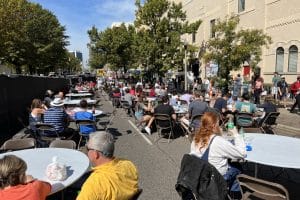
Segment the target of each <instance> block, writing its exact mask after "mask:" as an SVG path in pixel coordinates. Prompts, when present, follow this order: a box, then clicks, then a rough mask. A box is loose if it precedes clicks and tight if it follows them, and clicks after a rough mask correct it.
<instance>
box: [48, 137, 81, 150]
mask: <svg viewBox="0 0 300 200" xmlns="http://www.w3.org/2000/svg"><path fill="white" fill-rule="evenodd" d="M49 147H50V148H65V149H76V143H75V142H74V141H73V140H59V139H58V140H53V141H52V142H51V143H50V145H49Z"/></svg>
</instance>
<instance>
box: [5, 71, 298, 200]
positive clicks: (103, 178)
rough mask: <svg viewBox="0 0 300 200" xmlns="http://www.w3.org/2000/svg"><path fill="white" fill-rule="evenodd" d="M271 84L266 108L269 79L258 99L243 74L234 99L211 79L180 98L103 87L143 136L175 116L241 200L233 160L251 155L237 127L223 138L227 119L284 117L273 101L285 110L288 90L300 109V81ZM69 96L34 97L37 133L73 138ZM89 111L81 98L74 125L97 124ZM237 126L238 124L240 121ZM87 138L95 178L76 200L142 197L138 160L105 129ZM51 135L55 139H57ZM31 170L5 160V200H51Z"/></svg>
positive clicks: (258, 89)
mask: <svg viewBox="0 0 300 200" xmlns="http://www.w3.org/2000/svg"><path fill="white" fill-rule="evenodd" d="M272 84H273V85H272V87H273V89H272V93H271V94H269V95H267V96H266V97H265V99H264V103H263V104H261V102H260V97H261V94H262V92H263V90H264V80H263V78H261V77H257V78H256V79H255V80H254V81H253V87H252V93H253V98H254V99H253V101H251V97H250V93H249V92H243V91H242V87H241V85H242V79H241V77H240V75H237V77H236V79H235V86H234V87H233V91H232V93H222V91H221V90H218V89H216V88H214V83H213V81H209V80H205V82H204V83H203V84H202V83H201V84H200V83H199V81H196V82H195V84H194V87H193V88H191V90H189V91H184V93H183V94H178V93H177V91H176V90H172V91H170V90H168V88H166V86H165V85H164V84H162V83H161V82H159V81H156V82H155V83H154V84H150V83H148V84H146V85H143V84H141V83H137V84H131V85H130V84H123V83H120V84H108V83H106V82H102V81H101V82H98V84H97V87H98V88H106V90H107V91H108V93H109V96H110V98H111V100H112V102H113V105H114V106H116V107H118V106H121V101H126V102H127V103H128V105H129V107H128V108H127V109H128V115H130V116H132V117H134V118H135V119H136V123H137V126H138V127H141V129H142V132H145V133H148V134H152V133H153V131H154V129H155V123H153V121H154V120H155V115H156V114H165V115H168V116H169V117H170V119H171V121H172V124H173V125H174V126H181V127H182V128H183V129H184V130H186V131H190V130H192V131H193V137H192V140H191V145H190V151H189V152H187V153H189V154H191V155H195V156H197V157H199V158H201V159H202V160H206V161H207V162H209V163H210V164H211V165H213V166H214V167H215V168H216V170H217V171H218V173H220V175H221V176H222V177H223V178H224V180H225V181H226V182H227V184H228V188H229V191H230V192H231V194H233V195H234V196H235V197H236V195H237V196H239V194H240V187H239V185H238V183H237V181H236V176H237V175H238V174H240V173H241V171H242V168H241V166H240V165H239V164H238V163H235V162H230V161H229V160H236V159H243V158H244V157H245V156H246V148H245V142H244V140H243V138H242V136H241V135H239V134H238V129H237V128H236V127H233V128H230V129H229V128H228V129H227V131H228V133H230V135H231V136H232V137H233V142H231V141H228V140H226V139H225V138H224V137H222V132H223V129H224V128H226V127H225V126H224V121H226V120H227V119H228V116H235V115H237V114H238V113H248V114H250V115H252V116H253V119H255V120H253V121H255V123H257V124H260V123H261V121H263V120H264V118H265V117H266V116H267V115H268V113H271V112H276V111H277V107H276V105H275V104H274V103H273V102H274V101H273V100H274V98H275V100H276V99H277V98H278V99H280V100H282V101H283V102H284V106H286V103H285V102H286V101H285V98H286V97H287V94H288V93H289V92H290V93H291V94H292V95H293V96H294V97H295V103H294V104H293V106H292V107H291V110H290V111H291V112H293V111H294V109H295V107H296V106H297V105H298V108H299V110H300V76H299V77H298V78H297V81H296V82H295V83H293V84H291V85H290V86H288V84H287V83H286V82H285V79H284V77H280V76H279V75H278V73H274V78H273V80H272ZM84 85H85V86H83V85H82V84H77V85H76V86H75V88H74V89H75V90H82V89H83V88H85V89H89V90H90V89H92V88H95V87H96V83H86V84H84ZM64 96H65V95H64V93H63V92H58V93H57V94H56V95H54V93H53V92H52V91H50V90H48V91H47V92H46V95H45V99H44V100H43V101H42V100H40V99H33V101H32V104H31V111H30V114H29V122H30V127H31V129H32V131H36V130H35V125H36V124H38V123H40V122H44V123H49V124H52V125H53V126H54V127H55V130H56V132H57V133H58V134H59V135H60V136H64V137H72V136H73V135H74V132H73V131H70V130H69V128H68V123H69V122H70V120H71V119H70V115H69V114H67V112H66V110H65V107H64V101H63V99H64ZM147 98H148V99H147ZM182 104H184V105H185V106H187V112H186V113H184V114H183V115H178V114H176V112H175V109H174V107H176V106H181V105H182ZM87 107H88V103H87V101H86V100H81V101H80V109H81V110H80V111H78V112H76V113H75V115H74V119H75V120H77V119H90V120H95V118H94V116H93V114H91V113H90V112H87ZM259 108H263V110H264V112H265V115H262V116H259V117H256V116H255V113H256V112H257V111H258V109H259ZM243 123H244V122H243ZM241 124H242V123H241ZM236 125H237V127H238V126H239V122H238V119H236ZM80 132H82V133H86V134H89V139H88V141H87V143H86V146H85V148H86V150H87V156H88V158H89V160H90V162H91V164H92V166H93V167H92V170H91V172H90V173H89V174H88V175H87V176H84V177H83V178H82V180H81V181H79V182H80V183H83V184H79V188H78V189H79V190H80V192H79V194H78V196H77V199H78V200H83V199H95V200H96V199H107V200H108V199H132V198H133V197H134V196H135V195H137V194H138V193H139V186H138V179H139V177H138V171H137V168H136V166H135V165H134V164H133V163H132V162H131V161H129V160H125V159H120V158H116V157H115V156H114V147H115V146H114V145H115V144H114V143H115V141H114V136H113V135H111V134H110V133H108V132H105V131H97V130H96V129H95V127H92V126H83V127H80ZM44 134H46V135H47V136H51V134H52V133H47V132H45V133H44ZM26 168H27V166H26V163H25V162H24V161H23V160H22V159H21V158H18V157H16V156H12V155H7V156H4V157H2V158H1V159H0V188H1V190H0V199H25V200H26V199H45V198H46V196H47V195H49V194H50V192H51V185H50V184H49V183H46V182H43V181H40V180H36V179H34V178H33V177H32V176H30V175H27V174H26ZM237 198H238V197H237Z"/></svg>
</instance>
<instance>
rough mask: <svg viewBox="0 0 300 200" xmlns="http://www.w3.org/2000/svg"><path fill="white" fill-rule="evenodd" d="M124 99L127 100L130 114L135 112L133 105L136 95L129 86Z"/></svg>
mask: <svg viewBox="0 0 300 200" xmlns="http://www.w3.org/2000/svg"><path fill="white" fill-rule="evenodd" d="M123 99H124V101H127V102H128V104H129V107H130V109H128V114H131V112H132V113H134V109H133V105H134V96H133V95H131V94H130V90H129V88H126V89H125V95H124V97H123Z"/></svg>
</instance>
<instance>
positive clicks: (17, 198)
mask: <svg viewBox="0 0 300 200" xmlns="http://www.w3.org/2000/svg"><path fill="white" fill-rule="evenodd" d="M50 192H51V185H50V184H49V183H47V182H43V181H39V180H35V181H32V182H30V183H27V184H24V185H23V184H20V185H17V186H13V187H10V188H7V189H3V190H0V199H3V200H4V199H6V200H9V199H12V200H44V199H46V197H47V196H48V195H49V194H50Z"/></svg>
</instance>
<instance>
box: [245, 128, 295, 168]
mask: <svg viewBox="0 0 300 200" xmlns="http://www.w3.org/2000/svg"><path fill="white" fill-rule="evenodd" d="M245 137H252V138H253V139H252V141H251V146H252V151H247V157H246V158H245V159H246V160H248V161H251V162H256V163H261V164H265V165H270V166H276V167H284V168H294V169H300V159H299V155H300V139H298V138H292V137H287V136H280V135H270V134H261V133H260V134H256V133H248V134H245Z"/></svg>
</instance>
